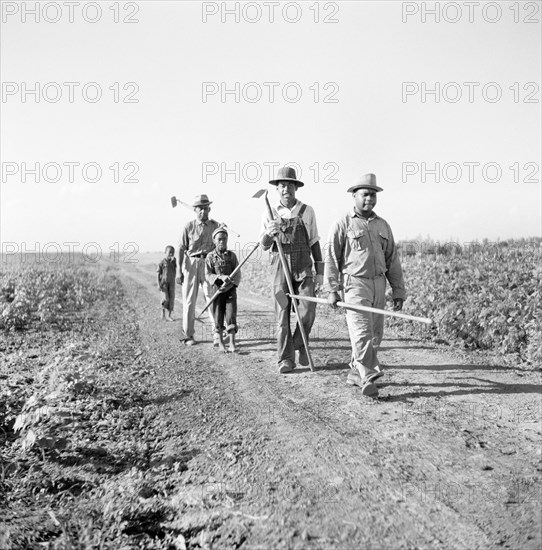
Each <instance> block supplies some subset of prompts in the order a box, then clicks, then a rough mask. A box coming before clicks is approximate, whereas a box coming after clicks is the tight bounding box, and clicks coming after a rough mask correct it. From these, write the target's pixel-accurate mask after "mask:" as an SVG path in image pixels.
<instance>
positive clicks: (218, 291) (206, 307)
mask: <svg viewBox="0 0 542 550" xmlns="http://www.w3.org/2000/svg"><path fill="white" fill-rule="evenodd" d="M259 246H260V243H256V244H255V245H254V247H253V248H252V250H251V251H250V252H249V253H248V254H247V255H246V257H245V259H244V260H243V261H242V262H241V263H240V264H239V265H238V266H237V267H236V268H235V269H234V270H233V271H232V272H231V273H230V274H229V275H228V277H229V278H230V279H231V278H232V277H233V276H234V275H235V274H236V273H237V272H238V271H239V270H240V269H241V268H242V267H243V266H244V265H245V263H246V261H247V260H248V259H249V258H250V257H251V256H252V254H253V253H254V252H256V250H257V249H258V247H259ZM220 294H221V292H220V290H217V291H216V292H215V293H214V294H213V296H212V297H211V299H210V300H209V301H208V302H207V305H206V306H205V307H204V308H203V309H202V310H201V313H200V314H199V315H198V316H197V317H196V321H199V320H200V319H199V318H200V317H201V316H202V315H203V314H204V313H205V312H206V311H207V310H208V309H209V307H210V306H211V304H212V303H213V302H214V301H215V300H216V299H217V298H218V297H219V296H220Z"/></svg>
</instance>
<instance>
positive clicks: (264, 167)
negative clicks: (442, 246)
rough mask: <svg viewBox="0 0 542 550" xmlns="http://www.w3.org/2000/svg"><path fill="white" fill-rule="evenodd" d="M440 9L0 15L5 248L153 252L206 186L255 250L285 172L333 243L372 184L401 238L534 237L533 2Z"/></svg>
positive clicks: (294, 7)
mask: <svg viewBox="0 0 542 550" xmlns="http://www.w3.org/2000/svg"><path fill="white" fill-rule="evenodd" d="M35 5H38V7H39V9H38V12H39V18H40V20H39V21H36V17H37V16H36V14H33V13H31V10H32V9H34V7H35ZM236 5H237V6H238V13H237V14H236V13H235V8H236ZM435 5H436V4H435V3H434V2H419V3H415V2H400V1H389V2H381V1H379V2H370V1H363V2H361V1H358V2H320V3H318V4H317V3H316V2H314V1H311V2H289V3H284V2H282V3H276V5H274V3H272V2H271V3H266V5H263V4H259V5H256V3H254V2H249V3H244V2H237V3H236V2H225V3H224V2H222V3H221V2H184V1H182V2H181V1H170V2H160V1H152V2H150V1H146V2H120V3H114V2H100V3H99V4H98V7H99V8H100V10H101V12H100V11H98V10H97V8H96V6H97V4H96V3H88V2H81V3H80V4H79V5H77V6H75V5H70V6H66V5H64V4H63V3H62V2H49V3H46V2H41V3H37V2H22V3H20V2H3V4H2V26H1V44H0V45H1V79H2V103H1V151H0V153H1V161H2V188H1V227H0V229H1V240H2V242H3V243H4V246H5V243H15V245H13V244H12V245H10V246H12V247H13V246H18V247H21V246H22V243H23V242H24V243H26V246H27V247H28V248H32V247H33V243H36V242H38V243H40V244H39V246H44V245H46V244H47V243H49V242H56V243H59V245H60V246H61V247H65V245H63V243H66V242H72V243H80V244H79V246H80V247H82V246H83V245H84V244H85V243H89V242H96V243H99V245H100V246H101V247H102V248H103V249H104V250H105V249H107V248H109V247H111V246H114V245H115V244H114V243H119V246H120V248H121V249H122V247H123V246H127V244H128V243H135V245H136V246H137V248H138V250H139V251H140V252H144V251H155V250H161V249H162V248H163V247H164V245H166V244H168V243H172V244H175V245H176V243H177V240H178V237H179V234H180V229H181V226H182V224H184V223H186V222H187V221H188V220H189V219H191V217H192V213H191V212H190V211H189V210H188V209H185V208H183V207H182V206H178V207H177V208H175V209H173V208H172V206H171V202H170V197H171V196H172V195H175V196H177V197H178V198H179V199H180V200H182V201H185V202H192V201H193V198H194V196H195V195H196V194H199V193H206V194H208V195H209V197H210V198H211V200H212V201H213V205H212V212H211V217H214V218H215V219H217V220H219V221H224V222H226V223H228V224H229V225H230V227H232V228H233V229H234V230H236V231H237V232H239V233H241V238H240V239H235V238H234V239H233V240H234V241H235V240H240V241H241V242H242V243H245V242H250V241H254V240H255V239H256V238H257V235H258V232H259V220H260V217H261V212H262V210H263V207H264V205H263V202H262V201H261V199H260V200H259V201H256V200H254V199H252V198H251V196H252V195H253V194H254V192H255V191H257V190H258V189H260V188H266V187H267V188H269V190H270V191H271V193H272V195H271V196H272V198H273V202H275V194H274V193H275V192H274V188H273V187H272V186H270V185H268V183H267V182H268V180H269V176H270V173H269V172H270V170H271V173H272V174H273V173H274V172H275V171H276V169H277V166H278V165H280V164H284V163H286V162H292V163H296V164H297V165H298V166H299V167H301V169H302V172H301V176H300V179H301V180H303V181H304V182H305V186H304V187H303V188H302V189H300V190H299V192H298V198H299V199H301V200H302V201H303V202H307V203H308V204H310V205H312V206H313V207H314V209H315V211H316V214H317V220H318V225H319V232H320V235H321V237H322V239H325V237H326V235H327V232H328V229H329V227H330V225H331V223H332V221H333V220H334V219H335V218H336V217H338V216H339V215H340V214H341V213H343V212H344V211H345V210H346V209H348V208H350V207H351V204H352V199H351V196H350V195H348V194H347V193H346V189H347V188H348V187H349V186H350V185H351V184H352V183H353V182H354V181H355V180H356V178H357V177H358V176H360V175H361V174H364V173H366V172H374V173H375V174H376V176H377V181H378V184H379V185H380V186H381V187H383V188H384V192H382V193H380V194H379V195H378V204H377V207H376V211H377V213H378V214H380V215H381V216H382V217H384V218H385V219H387V220H388V221H389V222H390V224H391V226H392V229H393V232H394V235H395V238H396V239H397V240H399V239H413V238H415V237H416V236H418V235H422V236H424V237H425V236H428V235H429V236H431V237H432V238H434V239H436V240H441V241H450V240H454V241H459V242H468V241H472V240H474V239H483V238H488V239H490V240H496V239H498V238H501V239H506V238H510V237H532V236H539V235H540V234H541V187H540V178H541V176H540V165H541V150H542V143H541V107H540V97H541V94H540V85H541V66H542V64H541V51H542V48H541V29H542V26H541V24H540V20H541V16H542V15H541V13H540V2H498V3H497V2H490V3H489V4H488V3H486V2H480V3H479V5H478V4H477V5H473V4H472V3H470V4H469V3H468V2H467V3H464V2H456V3H447V2H440V3H438V4H437V5H438V7H439V10H438V11H439V13H438V17H439V21H438V22H437V21H436V20H435V19H436V17H437V16H436V15H435V14H434V13H433V14H432V13H431V12H430V10H431V9H434V8H435ZM44 6H48V7H47V10H46V11H44ZM222 6H225V7H226V9H227V10H233V11H232V12H224V11H223V10H222ZM258 6H259V7H258ZM68 8H70V9H71V10H72V11H71V12H70V11H69V9H68ZM29 10H30V11H29ZM271 10H273V13H271ZM428 10H429V11H428ZM236 18H238V22H236ZM258 18H259V20H258ZM57 19H58V21H57V22H54V21H56V20H57ZM70 19H71V20H72V21H70ZM222 19H225V21H224V22H223V21H222ZM271 19H273V20H272V21H271ZM115 20H118V21H119V22H115ZM92 21H94V22H92ZM130 21H132V22H130ZM454 21H455V22H454ZM64 83H72V84H64ZM32 89H36V91H37V95H36V94H35V93H32ZM236 90H237V97H236ZM431 90H433V93H431ZM228 92H229V93H228ZM100 93H101V97H98V96H99V94H100ZM271 94H273V98H272V99H273V101H272V100H271ZM70 96H71V97H70ZM38 99H39V101H38ZM23 163H26V169H27V170H29V169H34V168H36V163H38V166H37V167H38V168H39V178H40V181H39V182H36V181H35V178H36V175H35V174H33V173H31V172H27V173H26V174H25V173H24V172H25V165H24V164H23ZM70 163H72V164H70ZM85 165H86V168H85V170H83V166H85ZM59 168H60V170H59ZM98 168H99V170H101V174H100V172H99V171H98V170H97V169H98ZM223 168H225V169H226V170H227V171H225V170H224V169H223ZM435 168H437V174H435V173H434V170H435ZM70 171H72V173H70ZM236 171H237V173H236ZM115 178H117V179H119V181H118V182H115ZM24 179H26V181H24ZM70 179H72V180H73V181H70ZM96 179H98V181H93V180H96ZM437 179H438V180H439V181H437ZM55 180H58V181H55ZM124 180H125V181H124ZM232 248H233V246H232Z"/></svg>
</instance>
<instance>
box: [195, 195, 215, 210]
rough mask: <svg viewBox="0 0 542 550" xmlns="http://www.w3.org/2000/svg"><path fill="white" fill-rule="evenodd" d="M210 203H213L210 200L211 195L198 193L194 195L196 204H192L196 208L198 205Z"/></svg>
mask: <svg viewBox="0 0 542 550" xmlns="http://www.w3.org/2000/svg"><path fill="white" fill-rule="evenodd" d="M210 204H213V203H212V201H210V200H209V197H208V196H207V195H196V196H195V197H194V204H193V205H192V207H193V208H196V206H209V205H210Z"/></svg>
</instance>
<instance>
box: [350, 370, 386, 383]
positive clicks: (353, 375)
mask: <svg viewBox="0 0 542 550" xmlns="http://www.w3.org/2000/svg"><path fill="white" fill-rule="evenodd" d="M381 376H384V373H383V372H378V371H377V372H374V373H371V374H369V375H367V376H365V377H364V379H363V381H362V379H361V376H360V374H359V372H358V371H357V370H351V371H350V372H349V373H348V376H347V377H346V383H347V384H350V386H359V387H362V386H363V384H364V383H365V382H372V383H374V382H375V380H378V379H379V378H380V377H381Z"/></svg>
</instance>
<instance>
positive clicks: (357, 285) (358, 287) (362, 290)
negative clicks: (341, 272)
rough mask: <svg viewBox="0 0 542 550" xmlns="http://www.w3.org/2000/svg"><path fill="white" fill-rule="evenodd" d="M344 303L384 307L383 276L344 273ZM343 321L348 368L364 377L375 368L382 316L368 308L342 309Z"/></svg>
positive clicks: (384, 285)
mask: <svg viewBox="0 0 542 550" xmlns="http://www.w3.org/2000/svg"><path fill="white" fill-rule="evenodd" d="M345 302H348V303H351V304H356V305H360V306H369V307H374V308H379V309H384V306H385V305H386V277H385V276H384V275H380V276H379V277H376V278H374V279H363V278H361V277H352V276H350V275H345ZM346 322H347V325H348V332H349V334H350V342H351V344H352V361H351V363H350V366H351V368H353V369H356V368H357V369H358V370H359V373H360V375H361V376H362V377H363V376H366V375H368V374H372V373H374V372H375V371H377V370H379V368H380V363H379V362H378V357H377V349H378V348H379V346H380V343H381V342H382V336H383V334H384V316H383V315H379V314H376V313H371V312H369V311H364V312H361V311H352V310H347V311H346Z"/></svg>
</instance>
